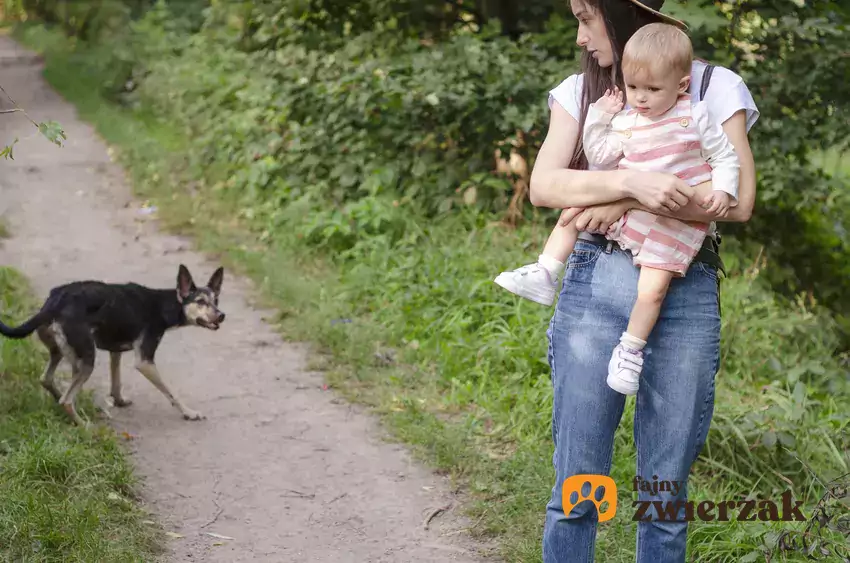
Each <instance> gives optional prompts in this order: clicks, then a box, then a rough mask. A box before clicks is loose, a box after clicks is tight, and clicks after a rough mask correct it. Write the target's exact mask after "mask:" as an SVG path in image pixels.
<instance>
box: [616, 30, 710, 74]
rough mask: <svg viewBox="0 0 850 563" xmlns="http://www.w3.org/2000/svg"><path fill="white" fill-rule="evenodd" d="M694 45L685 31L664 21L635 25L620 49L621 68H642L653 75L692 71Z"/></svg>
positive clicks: (634, 69)
mask: <svg viewBox="0 0 850 563" xmlns="http://www.w3.org/2000/svg"><path fill="white" fill-rule="evenodd" d="M693 60H694V48H693V45H692V44H691V40H690V38H689V37H688V36H687V34H685V32H684V31H682V30H681V29H679V28H678V27H676V26H673V25H670V24H667V23H651V24H647V25H645V26H643V27H641V28H640V29H638V30H637V31H636V32H635V33H634V35H632V37H631V39H629V41H628V42H627V43H626V46H625V48H624V49H623V60H622V68H623V71H624V72H637V71H645V72H648V73H649V74H650V75H652V76H659V75H664V74H667V73H670V72H675V73H678V74H677V75H678V76H688V75H690V74H691V64H692V63H693Z"/></svg>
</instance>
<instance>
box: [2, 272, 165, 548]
mask: <svg viewBox="0 0 850 563" xmlns="http://www.w3.org/2000/svg"><path fill="white" fill-rule="evenodd" d="M0 300H2V305H0V306H2V312H3V316H4V317H5V318H6V319H15V320H20V319H24V318H26V316H27V315H29V314H31V313H32V311H33V310H34V309H35V308H36V307H37V305H38V303H36V302H35V301H34V299H33V297H32V295H31V294H30V291H29V286H28V284H27V281H26V279H25V278H24V277H23V276H22V275H21V274H19V273H18V272H16V271H15V270H13V269H10V268H8V267H0ZM45 360H46V353H45V351H44V348H43V347H42V346H40V345H38V344H36V342H35V340H34V339H26V340H9V339H5V338H4V339H3V340H0V361H2V370H0V560H3V561H22V562H34V561H43V562H54V561H55V562H59V561H62V562H86V563H88V562H91V561H104V562H107V561H116V562H117V561H152V560H153V558H154V557H155V556H156V555H157V554H158V553H160V550H161V544H160V543H159V542H158V539H157V538H158V528H157V527H156V526H155V525H152V524H149V523H146V518H148V516H147V514H146V513H144V512H143V511H142V510H141V509H140V508H139V507H138V504H137V502H136V498H137V497H136V493H135V487H136V481H135V478H134V476H133V471H132V468H131V466H130V465H129V464H128V461H127V458H126V456H125V452H124V451H123V450H122V448H121V447H120V444H119V442H118V440H117V438H116V437H115V436H114V433H112V432H111V431H110V430H108V429H107V428H103V427H100V426H93V427H92V428H91V429H90V430H86V429H82V428H78V427H75V426H71V425H69V424H68V420H67V417H66V415H65V413H64V412H63V411H62V410H61V409H60V408H59V407H58V406H57V405H56V403H55V401H53V398H52V397H50V396H49V395H48V394H47V393H46V392H45V391H44V390H43V389H42V388H41V386H40V385H39V382H38V379H39V375H40V373H41V370H42V369H43V367H44V362H45ZM80 406H81V411H82V412H84V413H93V412H94V409H93V405H92V402H91V400H90V396H89V395H88V394H84V395H82V397H81V401H80ZM89 418H91V416H90V415H89Z"/></svg>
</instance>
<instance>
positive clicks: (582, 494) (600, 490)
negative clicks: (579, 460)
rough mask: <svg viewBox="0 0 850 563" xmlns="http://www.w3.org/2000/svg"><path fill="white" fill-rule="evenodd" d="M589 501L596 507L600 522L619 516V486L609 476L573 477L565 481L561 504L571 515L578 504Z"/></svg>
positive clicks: (567, 513)
mask: <svg viewBox="0 0 850 563" xmlns="http://www.w3.org/2000/svg"><path fill="white" fill-rule="evenodd" d="M587 500H589V501H590V502H592V503H593V504H594V505H595V506H596V514H597V515H598V516H599V521H600V522H605V521H606V520H610V519H611V518H613V517H614V515H615V514H617V484H616V483H614V480H613V479H611V478H610V477H608V476H607V475H573V476H572V477H569V478H568V479H566V480H565V481H564V486H563V487H562V489H561V503H562V505H563V507H564V514H566V515H569V514H570V512H572V510H573V508H575V507H576V505H577V504H579V503H582V502H584V501H587Z"/></svg>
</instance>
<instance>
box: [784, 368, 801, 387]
mask: <svg viewBox="0 0 850 563" xmlns="http://www.w3.org/2000/svg"><path fill="white" fill-rule="evenodd" d="M804 373H806V368H805V367H804V366H797V367H794V368H791V369H790V370H788V373H787V374H786V375H785V377H786V378H787V379H788V383H796V382H797V380H799V379H800V376H801V375H803V374H804Z"/></svg>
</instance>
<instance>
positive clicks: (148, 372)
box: [136, 359, 206, 420]
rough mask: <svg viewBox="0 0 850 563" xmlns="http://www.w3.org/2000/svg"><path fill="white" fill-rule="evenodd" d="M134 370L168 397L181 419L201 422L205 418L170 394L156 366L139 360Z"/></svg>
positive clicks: (147, 361)
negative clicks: (181, 416)
mask: <svg viewBox="0 0 850 563" xmlns="http://www.w3.org/2000/svg"><path fill="white" fill-rule="evenodd" d="M136 369H137V370H139V372H140V373H141V374H142V375H144V376H145V377H146V378H147V379H148V381H150V382H151V383H153V384H154V387H156V388H157V389H159V390H160V391H162V394H163V395H165V396H166V397H168V400H169V401H171V404H172V405H174V406H175V407H176V408H177V410H179V411H180V412H181V413H182V414H183V418H185V419H186V420H203V419H205V418H206V417H205V416H204V415H202V414H201V413H199V412H198V411H195V410H192V409H190V408H188V407H187V406H186V405H184V404H183V402H182V401H181V400H180V399H179V398H178V397H177V396H176V395H175V394H174V393H172V392H171V390H170V389H169V388H168V385H166V384H165V381H163V380H162V377H161V376H160V375H159V370H158V369H157V368H156V364H154V363H153V362H151V361H149V360H141V359H140V360H139V361H137V362H136Z"/></svg>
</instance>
